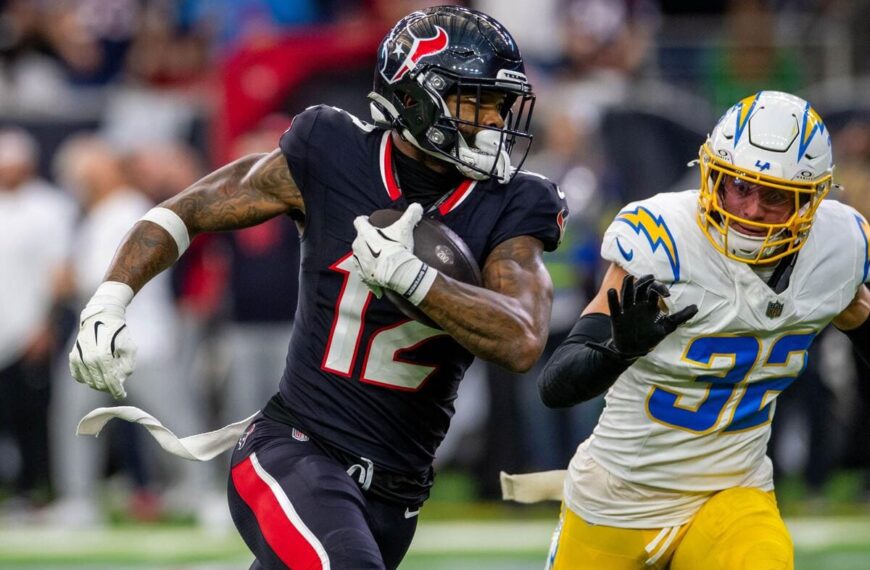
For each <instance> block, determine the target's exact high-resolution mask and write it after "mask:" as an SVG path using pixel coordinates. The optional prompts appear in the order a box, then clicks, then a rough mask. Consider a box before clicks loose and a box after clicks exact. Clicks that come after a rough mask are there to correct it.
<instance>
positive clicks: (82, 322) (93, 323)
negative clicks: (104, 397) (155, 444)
mask: <svg viewBox="0 0 870 570" xmlns="http://www.w3.org/2000/svg"><path fill="white" fill-rule="evenodd" d="M132 298H133V290H132V289H130V287H129V286H127V285H125V284H123V283H118V282H112V281H109V282H106V283H103V284H102V285H100V287H99V288H98V289H97V292H96V293H94V296H93V297H91V300H90V301H89V302H88V304H87V306H85V308H84V310H83V311H82V314H81V317H80V318H79V333H78V336H77V337H76V342H75V346H73V348H72V350H71V351H70V353H69V371H70V374H72V377H73V378H75V379H76V381H77V382H81V383H83V384H87V385H88V386H90V387H91V388H93V389H94V390H100V391H102V392H108V393H110V394H111V395H112V396H113V397H114V398H115V399H121V398H126V397H127V392H126V391H125V390H124V381H125V380H126V379H127V376H129V375H130V374H132V373H133V369H134V368H135V367H136V345H135V344H134V343H133V340H132V338H131V337H130V333H129V329H128V328H127V322H126V320H125V313H126V307H127V304H128V303H129V302H130V300H131V299H132Z"/></svg>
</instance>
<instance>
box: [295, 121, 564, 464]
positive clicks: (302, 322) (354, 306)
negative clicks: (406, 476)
mask: <svg viewBox="0 0 870 570" xmlns="http://www.w3.org/2000/svg"><path fill="white" fill-rule="evenodd" d="M280 145H281V150H282V151H283V153H284V156H285V158H286V159H287V163H288V165H289V168H290V171H291V173H292V175H293V178H294V180H295V181H296V184H297V185H298V186H299V188H300V190H301V192H302V195H303V198H304V201H305V210H306V217H305V232H304V234H303V236H302V267H301V276H300V291H299V305H298V309H297V312H296V324H295V327H294V330H293V337H292V340H291V343H290V351H289V353H288V355H287V368H286V370H285V373H284V377H283V378H282V380H281V386H280V394H281V399H282V400H283V405H285V406H286V407H287V408H288V411H289V412H290V413H291V415H292V416H294V417H295V418H296V421H298V422H299V424H300V425H299V426H298V427H299V428H301V429H303V430H305V431H306V432H307V433H309V434H310V435H312V436H313V437H315V438H319V439H320V440H323V441H326V442H328V443H329V444H331V445H333V446H335V447H338V448H340V449H342V450H344V451H347V452H349V453H352V454H354V455H357V456H362V457H365V458H368V459H370V460H372V461H374V463H375V464H376V465H379V466H381V467H384V468H387V469H390V470H393V471H399V472H404V473H420V472H423V471H425V470H427V469H429V467H430V466H431V463H432V459H433V456H434V454H435V450H436V448H437V447H438V444H439V443H440V442H441V440H442V439H443V438H444V434H445V432H446V430H447V426H448V425H449V423H450V418H451V417H452V415H453V401H454V400H455V398H456V391H457V387H458V385H459V381H460V380H461V379H462V376H463V374H464V373H465V370H466V368H468V366H469V365H470V364H471V361H472V359H473V357H472V355H471V354H470V353H469V352H468V351H466V350H465V349H463V348H462V347H461V346H459V344H457V343H456V342H455V341H453V340H452V339H451V338H450V337H449V336H448V335H447V334H446V333H444V331H441V330H439V329H435V328H431V327H428V326H426V325H423V324H421V323H419V322H417V321H411V320H409V319H408V318H407V317H405V316H404V315H403V314H402V313H400V312H399V311H398V310H397V309H396V308H395V307H394V306H393V305H392V304H391V303H390V301H388V300H387V299H386V298H385V297H384V298H381V299H377V298H375V297H374V296H373V295H372V294H371V293H370V292H369V289H368V288H367V287H366V285H365V284H364V283H363V282H362V281H361V280H360V279H359V277H358V276H357V274H356V271H355V270H354V266H353V260H352V258H351V243H352V242H353V240H354V238H355V237H356V230H355V229H354V227H353V220H354V218H356V217H357V216H359V215H368V214H370V213H371V212H373V211H375V210H378V209H381V208H391V207H393V208H399V209H404V208H405V207H406V206H407V205H408V204H407V201H406V199H405V197H404V196H403V194H402V190H401V188H400V187H399V186H398V184H397V182H396V179H395V176H394V174H393V168H392V158H391V157H392V153H393V152H398V151H396V150H394V149H393V143H392V141H391V137H390V133H389V132H388V131H385V130H382V129H378V128H376V127H374V126H372V125H369V124H366V123H363V122H361V121H360V120H359V119H357V118H355V117H352V116H351V115H349V114H348V113H346V112H344V111H341V110H339V109H335V108H333V107H328V106H317V107H312V108H309V109H307V110H306V111H304V112H303V113H301V114H299V115H297V116H296V117H295V118H294V119H293V122H292V124H291V127H290V128H289V129H288V130H287V132H286V133H285V134H284V135H283V136H282V138H281V143H280ZM560 195H561V193H560V192H559V190H558V189H557V188H556V187H555V185H554V184H553V183H551V182H549V181H548V180H547V179H545V178H544V177H542V176H539V175H535V174H530V173H525V172H520V173H518V174H517V175H516V176H515V177H514V179H513V180H512V181H511V182H510V183H509V184H507V185H503V184H499V183H497V182H495V181H489V180H488V181H482V182H475V181H471V180H466V181H464V182H462V183H461V184H460V185H459V186H458V187H457V188H456V189H455V190H453V191H452V193H451V194H450V196H449V197H448V198H447V199H446V200H444V201H443V202H442V203H441V204H440V206H438V208H437V209H436V210H435V211H433V212H430V213H429V214H427V215H430V216H432V217H434V218H436V219H439V220H441V221H442V222H444V223H445V224H447V225H448V226H449V227H450V228H451V229H452V230H453V231H455V232H456V233H457V234H459V235H460V236H461V237H462V238H463V239H464V240H465V242H466V243H467V244H468V246H469V248H470V249H471V251H472V252H473V254H474V256H475V258H476V259H477V262H478V263H479V264H481V265H483V262H484V261H485V259H486V257H487V255H489V253H490V251H492V249H493V248H494V247H496V246H497V245H498V244H499V243H501V242H503V241H505V240H507V239H510V238H513V237H517V236H521V235H529V236H534V237H536V238H538V239H540V240H541V241H542V242H543V243H544V247H545V249H547V250H548V251H549V250H553V249H555V248H556V246H557V245H558V242H559V239H560V232H561V226H562V225H563V223H564V217H565V216H566V215H567V210H566V207H565V203H564V200H562V198H561V197H560Z"/></svg>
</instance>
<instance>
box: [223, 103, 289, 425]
mask: <svg viewBox="0 0 870 570" xmlns="http://www.w3.org/2000/svg"><path fill="white" fill-rule="evenodd" d="M289 124H290V119H289V117H284V116H281V115H274V116H271V117H268V118H267V120H265V121H264V122H263V123H262V124H261V125H260V127H259V128H258V129H256V130H254V131H252V132H250V133H247V134H246V135H244V136H243V137H241V139H240V140H239V141H238V144H237V147H236V155H237V156H245V155H248V154H252V153H262V152H269V151H271V150H272V149H273V148H275V144H276V141H277V140H278V139H279V138H280V136H281V133H283V132H284V131H285V130H286V129H287V126H288V125H289ZM226 238H227V242H228V245H229V247H228V251H229V260H228V261H229V268H228V278H229V279H228V283H227V290H226V293H227V297H228V299H227V301H228V303H227V304H228V307H227V321H226V322H225V323H224V327H223V329H224V339H225V342H226V345H225V348H226V352H225V358H227V359H228V361H229V369H228V379H227V385H226V389H225V397H224V399H223V400H224V406H223V408H224V410H223V412H224V416H225V417H226V419H227V420H228V421H236V420H238V419H240V418H245V417H248V416H249V415H251V414H252V413H254V412H255V411H257V410H258V409H260V407H261V406H262V405H263V402H266V401H267V400H268V399H269V398H271V397H272V395H274V394H275V392H276V391H277V389H278V381H279V380H280V379H281V375H282V374H283V372H284V365H285V359H286V356H287V345H288V343H289V342H290V333H291V331H292V329H293V317H294V315H295V313H296V298H297V294H298V289H299V234H298V230H297V228H296V224H295V223H294V222H293V220H291V219H290V218H289V217H287V216H280V217H278V218H274V219H272V220H269V221H268V222H266V223H263V224H260V225H258V226H254V227H251V228H247V229H244V230H239V231H236V232H231V233H228V234H226Z"/></svg>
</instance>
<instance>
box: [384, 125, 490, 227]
mask: <svg viewBox="0 0 870 570" xmlns="http://www.w3.org/2000/svg"><path fill="white" fill-rule="evenodd" d="M378 164H379V165H380V169H381V182H382V183H383V184H384V189H385V190H386V192H387V196H389V198H390V200H392V201H393V202H395V201H396V200H398V199H399V198H401V197H402V189H401V188H400V187H399V183H398V181H396V175H395V173H394V172H393V137H391V136H390V131H384V135H383V137H381V148H380V160H379V161H378ZM477 182H478V181H477V180H472V179H471V178H466V179H465V180H463V181H462V182H460V183H459V186H457V187H456V188H454V189H453V190H452V191H451V192H449V193H447V194H446V199H444V200H439V201H438V202H437V205H438V213H439V214H441V215H442V216H446V215H447V214H449V213H450V212H452V211H453V210H455V209H456V208H458V207H459V205H460V204H462V203H463V202H465V200H466V199H467V198H468V196H470V195H471V192H472V191H473V190H474V188H475V187H476V186H477Z"/></svg>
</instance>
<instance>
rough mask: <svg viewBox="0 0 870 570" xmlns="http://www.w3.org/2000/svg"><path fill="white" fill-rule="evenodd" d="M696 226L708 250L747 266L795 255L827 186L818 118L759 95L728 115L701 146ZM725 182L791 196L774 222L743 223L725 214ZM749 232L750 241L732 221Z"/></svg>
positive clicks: (829, 165)
mask: <svg viewBox="0 0 870 570" xmlns="http://www.w3.org/2000/svg"><path fill="white" fill-rule="evenodd" d="M699 162H700V166H701V193H700V197H699V201H698V207H699V211H698V223H699V224H700V226H701V229H702V230H703V231H704V233H705V234H706V235H707V237H708V238H709V239H710V242H711V243H712V244H713V246H714V247H715V248H716V249H717V250H719V251H720V252H721V253H723V254H725V255H726V256H728V257H730V258H732V259H736V260H738V261H742V262H745V263H749V264H766V263H771V262H773V261H775V260H777V259H780V258H782V257H784V256H786V255H789V254H791V253H794V252H796V251H797V250H799V249H800V248H801V247H802V246H803V244H804V243H805V242H806V239H807V236H808V235H809V231H810V227H811V226H812V223H813V216H814V215H815V213H816V209H817V208H818V207H819V204H820V203H821V201H822V199H823V198H824V197H825V195H826V194H827V193H828V191H829V190H830V188H831V180H832V172H833V168H834V163H833V157H832V154H831V136H830V133H829V132H828V130H827V129H826V128H825V124H824V123H823V122H822V119H821V117H819V114H818V113H817V112H816V111H815V109H813V108H812V107H811V106H810V104H809V103H808V102H806V101H804V100H803V99H801V98H800V97H796V96H794V95H790V94H788V93H782V92H779V91H761V92H759V93H756V94H755V95H752V96H750V97H747V98H745V99H743V100H742V101H740V102H739V103H737V104H736V105H734V106H733V107H731V108H730V109H728V111H726V113H725V114H724V115H723V116H722V118H721V119H719V122H718V123H717V124H716V127H715V128H714V129H713V132H712V133H711V134H710V135H709V137H708V138H707V140H706V142H704V144H703V145H701V150H700V161H699ZM726 176H733V177H735V178H738V179H741V180H744V181H746V182H748V183H750V184H758V185H762V186H766V187H769V188H773V189H776V190H785V191H788V192H789V193H790V194H791V195H792V196H793V198H794V208H793V210H792V211H793V214H792V215H791V217H789V219H788V220H786V221H785V222H782V223H776V224H770V223H761V222H758V221H752V220H747V219H744V218H741V217H738V216H736V215H734V214H733V213H731V212H728V211H727V210H725V208H724V207H723V205H722V189H723V184H724V180H725V177H726ZM735 222H736V223H737V224H739V225H740V226H743V227H748V228H751V229H754V230H757V233H755V232H753V234H752V235H750V234H747V233H746V232H741V231H739V230H738V229H737V228H736V227H735V226H734V223H735Z"/></svg>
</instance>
